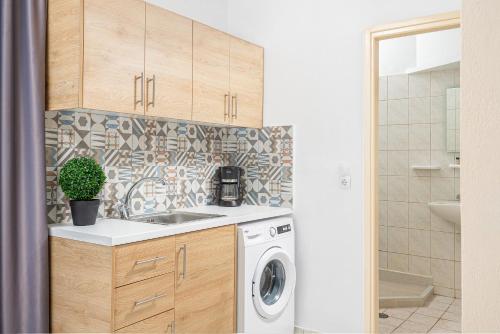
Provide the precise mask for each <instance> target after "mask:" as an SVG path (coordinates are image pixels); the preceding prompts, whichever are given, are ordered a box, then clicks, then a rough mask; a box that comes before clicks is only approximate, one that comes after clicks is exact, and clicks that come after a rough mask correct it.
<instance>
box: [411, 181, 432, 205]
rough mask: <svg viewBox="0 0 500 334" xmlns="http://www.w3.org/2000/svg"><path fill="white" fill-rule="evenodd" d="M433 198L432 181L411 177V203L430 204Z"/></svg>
mask: <svg viewBox="0 0 500 334" xmlns="http://www.w3.org/2000/svg"><path fill="white" fill-rule="evenodd" d="M430 198H431V179H430V178H429V177H413V176H412V177H410V197H409V200H410V202H413V203H428V202H429V200H430Z"/></svg>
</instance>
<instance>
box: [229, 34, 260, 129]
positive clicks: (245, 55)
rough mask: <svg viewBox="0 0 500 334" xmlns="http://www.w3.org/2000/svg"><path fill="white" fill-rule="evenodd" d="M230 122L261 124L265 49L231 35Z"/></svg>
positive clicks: (241, 124) (258, 125) (245, 125)
mask: <svg viewBox="0 0 500 334" xmlns="http://www.w3.org/2000/svg"><path fill="white" fill-rule="evenodd" d="M230 59H231V65H230V69H231V70H230V90H231V124H233V125H236V126H244V127H251V128H261V127H262V100H263V88H264V84H263V82H264V49H263V48H261V47H260V46H256V45H254V44H251V43H249V42H246V41H244V40H241V39H239V38H235V37H231V47H230Z"/></svg>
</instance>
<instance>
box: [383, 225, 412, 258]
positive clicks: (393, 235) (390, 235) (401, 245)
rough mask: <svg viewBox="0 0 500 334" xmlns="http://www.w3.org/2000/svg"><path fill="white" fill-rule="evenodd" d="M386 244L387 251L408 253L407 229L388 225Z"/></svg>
mask: <svg viewBox="0 0 500 334" xmlns="http://www.w3.org/2000/svg"><path fill="white" fill-rule="evenodd" d="M387 246H388V247H387V249H388V250H389V252H394V253H400V254H408V229H406V228H398V227H388V230H387Z"/></svg>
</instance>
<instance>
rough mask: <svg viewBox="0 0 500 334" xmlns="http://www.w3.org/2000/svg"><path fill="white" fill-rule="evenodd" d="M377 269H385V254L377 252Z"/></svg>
mask: <svg viewBox="0 0 500 334" xmlns="http://www.w3.org/2000/svg"><path fill="white" fill-rule="evenodd" d="M378 267H379V268H384V269H386V268H387V252H381V251H379V252H378Z"/></svg>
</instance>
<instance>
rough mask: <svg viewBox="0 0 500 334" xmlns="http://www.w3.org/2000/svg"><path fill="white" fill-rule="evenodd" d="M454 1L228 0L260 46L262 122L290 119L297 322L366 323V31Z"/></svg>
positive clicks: (235, 20) (340, 328) (332, 326)
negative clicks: (343, 179)
mask: <svg viewBox="0 0 500 334" xmlns="http://www.w3.org/2000/svg"><path fill="white" fill-rule="evenodd" d="M459 6H460V1H459V0H441V1H435V0H419V1H414V0H351V1H340V0H314V1H311V0H308V1H306V0H273V1H269V0H252V1H251V0H231V1H229V25H228V29H229V31H230V32H231V33H233V34H235V35H238V36H240V37H242V38H245V39H248V40H250V41H253V42H255V43H258V44H260V45H262V46H264V47H265V101H264V121H265V124H266V125H273V124H274V125H277V124H294V125H295V166H296V167H295V176H294V180H295V187H294V189H295V194H294V195H295V199H294V210H295V220H296V231H297V251H296V258H297V269H298V271H297V279H298V281H297V290H296V291H297V293H296V300H297V302H296V305H297V306H296V323H297V325H299V326H302V327H306V328H310V329H316V330H321V331H323V332H361V331H362V330H363V321H362V320H363V314H362V310H363V304H362V303H363V298H362V297H363V294H362V291H363V261H362V260H363V258H362V257H363V244H362V240H363V226H362V198H363V197H362V191H363V190H362V160H361V159H362V110H363V109H362V100H363V59H364V34H363V33H364V31H365V30H366V29H367V28H369V27H371V26H373V25H377V24H383V23H388V22H392V21H398V20H404V19H410V18H415V17H418V16H425V15H431V14H435V13H441V12H446V11H451V10H457V9H459ZM341 164H343V165H344V166H347V167H344V168H340V167H339V166H340V165H341ZM346 168H347V169H349V170H350V172H351V173H352V188H351V190H350V191H346V190H341V189H340V188H339V187H338V171H339V170H340V169H346Z"/></svg>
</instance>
